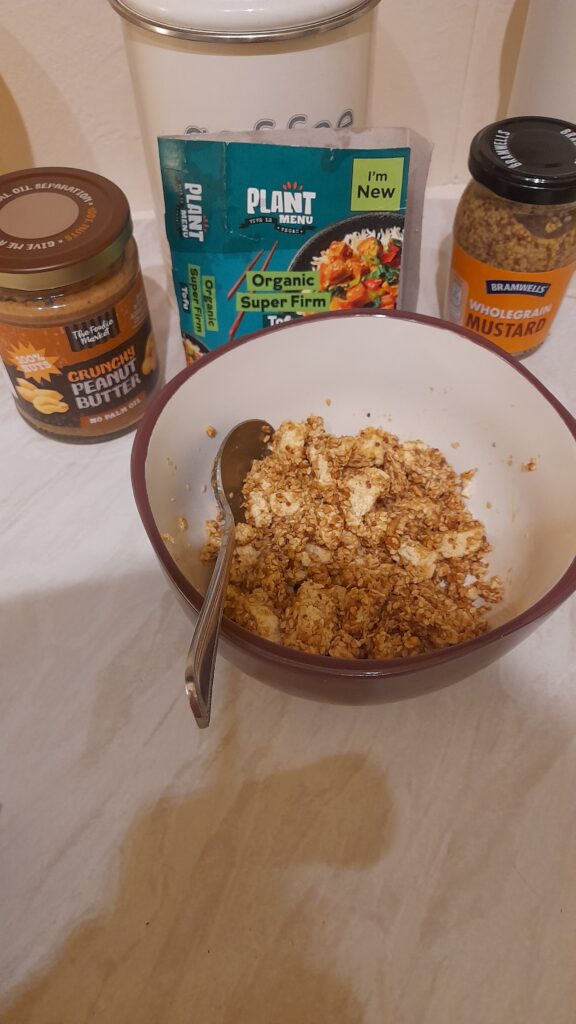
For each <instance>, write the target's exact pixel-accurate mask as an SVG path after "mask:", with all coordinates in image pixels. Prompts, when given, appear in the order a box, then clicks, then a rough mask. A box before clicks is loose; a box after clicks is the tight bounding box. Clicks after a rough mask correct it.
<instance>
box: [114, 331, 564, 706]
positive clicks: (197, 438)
mask: <svg viewBox="0 0 576 1024" xmlns="http://www.w3.org/2000/svg"><path fill="white" fill-rule="evenodd" d="M327 399H329V400H330V404H329V405H328V404H326V400H327ZM310 413H315V414H319V415H322V416H324V419H325V423H326V427H327V429H328V430H329V431H331V432H332V433H350V434H355V433H356V432H357V431H358V430H360V429H361V428H362V427H363V426H366V425H369V424H371V425H380V426H382V427H384V428H385V429H386V430H390V431H392V432H393V433H395V434H398V435H399V436H400V437H401V438H402V439H408V438H420V439H422V440H424V441H426V442H427V443H428V444H430V445H434V446H435V447H437V448H439V449H440V450H441V451H442V452H443V453H444V454H445V455H446V456H447V457H448V459H449V461H450V462H451V463H452V465H453V466H454V468H455V469H456V470H457V471H459V472H461V471H463V470H466V469H470V468H472V467H475V468H477V470H478V472H477V474H476V476H475V477H474V482H473V487H472V493H471V497H470V502H469V504H470V507H471V510H472V512H473V514H474V515H476V516H477V517H478V518H479V519H481V520H482V521H483V522H484V524H485V526H486V528H487V532H488V536H489V539H490V541H491V543H492V544H493V547H494V551H493V555H492V556H491V562H492V568H493V570H494V571H495V572H497V573H498V574H499V575H500V576H501V577H502V579H503V580H504V582H505V585H506V596H505V600H504V601H503V603H502V604H501V605H500V606H499V607H498V608H496V609H495V610H494V611H493V613H492V619H491V629H490V631H489V632H488V633H486V634H484V635H483V636H482V637H479V638H477V639H475V640H471V641H468V642H467V643H463V644H459V645H456V646H454V647H451V648H446V649H444V650H441V651H434V652H431V653H429V654H423V655H418V656H416V657H413V658H404V659H394V660H388V661H347V660H340V659H332V658H327V657H322V656H316V655H307V654H303V653H301V652H298V651H294V650H291V649H289V648H286V647H280V646H278V645H276V644H273V643H270V642H269V641H266V640H263V639H261V638H260V637H257V636H255V635H253V634H251V633H248V632H247V631H246V630H244V629H242V628H241V627H240V626H237V625H236V624H235V623H233V622H231V621H229V620H227V619H225V620H224V622H223V626H222V634H221V650H222V653H224V654H225V656H226V657H228V658H229V659H230V660H231V661H233V662H234V663H235V664H237V665H238V666H239V667H240V668H242V669H243V670H244V671H245V672H247V673H248V674H250V675H253V676H256V677H257V678H259V679H261V680H263V681H264V682H267V683H270V684H272V685H274V686H278V687H280V688H282V689H286V690H288V691H290V692H292V693H297V694H300V695H303V696H308V697H313V698H316V699H320V700H329V701H338V702H346V703H377V702H381V701H386V700H396V699H399V698H401V697H407V696H414V695H415V694H419V693H423V692H426V691H428V690H432V689H437V688H439V687H441V686H445V685H447V684H448V683H452V682H455V681H456V680H457V679H461V678H463V677H464V676H467V675H469V674H471V673H472V672H475V671H477V670H478V669H479V668H482V667H483V666H485V665H487V664H489V663H490V662H491V661H493V660H494V659H496V658H498V657H500V656H501V655H502V654H504V653H505V652H506V651H507V650H508V649H510V648H511V647H512V646H514V645H515V644H516V643H518V642H519V641H520V640H521V639H522V638H523V637H525V636H526V635H527V634H528V633H529V632H531V631H532V630H533V629H534V628H535V627H536V626H537V625H538V623H539V622H540V621H541V620H542V619H543V618H544V617H545V616H547V615H548V614H550V612H552V611H553V610H554V609H555V608H556V607H557V606H558V605H559V604H560V603H561V602H562V601H563V600H565V599H566V598H567V597H568V596H569V595H570V594H571V593H572V592H573V590H574V589H575V587H576V558H575V554H576V517H575V511H574V510H575V509H576V424H575V421H574V419H573V418H572V417H571V416H570V414H569V413H568V412H567V411H566V409H564V408H563V407H562V406H561V405H560V403H559V402H558V401H556V399H555V398H553V396H552V395H550V393H549V392H547V391H546V389H545V388H544V387H543V386H542V385H541V384H540V383H539V382H538V381H537V380H536V378H534V377H533V376H532V374H530V372H529V371H528V370H527V369H526V368H525V366H524V365H523V364H522V363H519V362H517V361H514V360H513V359H512V358H510V357H508V356H506V355H504V354H502V353H501V352H500V351H499V350H497V349H495V348H494V347H493V346H491V345H489V344H488V343H486V342H483V341H481V340H480V339H478V338H476V337H475V336H474V335H472V334H470V333H469V332H466V331H464V330H462V329H460V328H456V327H453V326H451V325H448V324H446V323H443V322H441V321H438V320H432V319H429V318H424V317H418V316H416V315H414V314H399V313H395V314H387V315H383V314H376V313H373V312H368V311H358V312H354V313H350V314H344V313H337V314H335V315H331V314H328V315H324V316H319V317H314V318H312V317H310V318H306V319H303V320H300V321H292V322H290V323H288V324H285V325H283V326H282V327H280V328H278V329H275V330H272V331H266V332H263V333H260V334H256V335H252V336H251V337H249V338H245V339H242V340H241V341H239V342H237V343H235V344H233V345H232V346H227V347H226V348H224V349H220V350H219V351H218V352H216V353H214V354H212V355H210V356H206V357H204V358H202V359H201V360H200V361H199V362H198V363H197V364H196V365H194V366H192V367H189V368H187V369H186V370H183V371H182V373H180V374H179V375H178V376H177V377H175V378H174V379H173V380H172V381H170V382H169V383H168V384H167V385H166V386H165V387H164V388H163V390H162V391H161V392H160V394H159V395H158V396H157V398H156V399H155V400H154V401H153V402H152V404H151V406H150V408H149V411H148V412H147V413H146V416H145V418H144V420H143V421H142V423H141V425H140V427H139V429H138V433H137V436H136V439H135V442H134V450H133V458H132V478H133V487H134V493H135V497H136V501H137V505H138V508H139V511H140V515H141V517H142V521H143V524H144V526H145V529H146V531H147V533H148V536H149V538H150V541H151V543H152V545H153V547H154V550H155V552H156V554H157V556H158V558H159V560H160V562H161V564H162V566H163V567H164V569H165V570H166V572H167V574H168V577H169V578H170V580H171V581H172V583H173V585H174V587H175V589H176V592H177V593H178V594H179V595H180V597H181V599H182V603H183V605H184V607H185V609H186V610H187V612H188V613H189V614H190V616H191V617H192V618H194V617H195V616H196V614H197V611H198V609H199V607H200V605H201V601H202V598H201V594H202V593H203V592H204V590H205V587H206V582H207V576H206V573H207V569H206V566H205V565H203V564H202V563H201V562H200V560H199V552H200V549H201V547H202V544H203V540H204V522H205V520H206V519H208V518H210V517H211V516H212V515H213V514H214V510H215V505H214V499H213V496H212V493H211V489H210V472H211V467H212V462H213V459H214V456H215V454H216V452H217V449H218V445H219V442H220V440H221V439H222V438H223V436H224V435H225V434H226V432H227V431H228V430H229V429H230V428H231V427H232V426H234V425H235V424H236V423H238V422H239V421H240V420H243V419H247V418H251V417H258V418H260V417H261V418H263V419H267V420H269V421H270V422H271V423H272V424H273V425H277V424H279V423H280V422H281V421H282V420H283V419H294V420H299V419H303V418H305V417H306V416H308V415H309V414H310ZM207 426H214V427H215V428H216V430H217V432H218V433H217V437H216V438H214V439H211V438H210V437H208V436H207V434H206V427H207ZM453 443H458V447H452V445H453ZM532 459H534V460H535V463H536V468H535V469H534V471H533V472H527V471H523V470H522V466H523V465H524V466H525V465H526V464H528V463H529V462H530V460H532ZM179 516H184V517H185V518H186V520H187V522H188V524H189V525H188V529H187V530H186V531H181V530H179V529H178V517H179ZM163 538H164V539H163ZM166 538H173V539H174V542H172V541H171V540H170V539H168V540H167V539H166ZM185 654H186V652H185V651H182V652H181V657H182V664H183V665H184V660H185Z"/></svg>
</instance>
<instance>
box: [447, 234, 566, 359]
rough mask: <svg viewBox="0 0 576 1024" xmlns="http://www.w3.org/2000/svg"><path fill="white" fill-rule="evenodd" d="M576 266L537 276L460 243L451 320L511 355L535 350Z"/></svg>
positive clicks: (449, 311) (450, 296) (454, 256)
mask: <svg viewBox="0 0 576 1024" xmlns="http://www.w3.org/2000/svg"><path fill="white" fill-rule="evenodd" d="M575 267H576V263H570V264H568V265H567V266H565V267H560V268H558V269H556V270H546V271H542V272H539V273H533V274H532V273H531V274H527V273H519V272H517V271H512V270H502V268H501V267H493V266H491V265H490V264H489V263H482V262H481V261H480V260H476V259H474V258H473V257H472V256H469V255H468V254H467V253H465V252H464V250H463V249H461V248H460V246H458V245H454V249H453V252H452V269H451V272H450V280H449V284H448V301H447V316H448V318H449V319H450V320H451V321H452V322H453V323H456V324H461V325H462V326H463V327H467V328H468V329H469V330H470V331H474V333H475V334H479V335H480V336H481V337H482V338H487V339H488V341H492V342H494V344H496V345H498V346H499V347H500V348H503V349H504V350H505V351H506V352H510V353H512V354H516V355H517V354H519V353H523V352H529V351H531V350H532V349H534V348H537V347H538V345H540V344H541V342H542V341H544V338H545V337H546V335H547V333H548V331H549V330H550V327H551V324H552V321H553V319H554V317H555V315H556V313H557V311H558V307H559V305H560V302H561V301H562V298H563V296H564V293H565V291H566V288H567V286H568V282H569V281H570V278H571V276H572V273H573V271H574V268H575Z"/></svg>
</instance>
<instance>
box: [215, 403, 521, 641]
mask: <svg viewBox="0 0 576 1024" xmlns="http://www.w3.org/2000/svg"><path fill="white" fill-rule="evenodd" d="M473 473H474V471H473V470H471V471H469V472H467V473H466V474H461V475H460V474H457V473H456V472H455V471H454V470H453V469H452V468H451V466H450V465H449V464H448V462H447V461H446V459H445V458H444V456H443V455H442V453H441V452H440V451H439V450H438V449H436V448H431V447H430V446H428V445H426V444H424V442H423V441H418V440H415V441H414V440H412V441H404V442H401V441H400V440H399V439H398V437H396V436H395V435H394V434H391V433H388V432H386V431H384V430H382V429H380V428H378V427H367V428H365V429H364V430H362V431H360V433H359V434H358V435H357V436H356V437H351V436H343V437H336V436H334V435H331V434H328V433H327V432H326V431H325V429H324V423H323V420H322V418H321V417H319V416H310V417H309V418H308V419H307V420H306V421H305V422H302V423H293V422H290V421H287V422H285V423H282V425H281V426H280V427H279V429H278V430H277V431H276V432H275V434H274V437H273V439H272V443H271V452H270V455H269V456H267V457H266V458H265V459H263V460H261V461H259V462H256V463H255V464H254V466H253V467H252V470H251V471H250V473H249V474H248V476H247V478H246V481H245V485H244V491H243V493H244V504H245V517H246V522H245V523H241V524H238V526H237V532H236V549H235V552H234V559H233V565H232V572H231V576H230V584H229V587H228V593H227V602H226V609H225V610H226V614H227V615H229V616H230V617H231V618H232V619H234V620H235V621H236V622H238V623H239V624H240V625H242V626H244V627H245V628H247V629H249V630H251V631H252V632H255V633H259V634H260V635H261V636H263V637H265V638H267V639H269V640H273V641H275V642H276V643H279V644H283V645H285V646H287V647H292V648H296V649H298V650H302V651H307V652H309V653H313V654H323V655H331V656H333V657H339V658H393V657H405V656H407V655H411V654H421V653H423V652H425V651H430V650H434V649H437V648H442V647H446V646H449V645H452V644H457V643H461V642H463V641H465V640H469V639H471V638H472V637H475V636H478V635H480V634H481V633H483V632H484V631H485V630H486V629H487V615H488V612H489V610H490V608H491V606H492V605H494V604H496V603H497V602H498V601H499V600H501V597H502V584H501V582H500V580H499V579H498V578H497V577H496V576H493V575H490V571H489V566H488V562H487V557H486V556H487V555H488V553H489V552H490V550H491V548H490V545H489V543H488V540H487V538H486V533H485V530H484V527H483V525H482V523H480V522H479V521H478V520H476V519H474V517H473V516H472V515H471V513H470V512H469V510H468V509H467V507H466V503H465V498H464V492H465V488H466V487H467V486H469V484H470V480H471V477H472V475H473ZM219 544H220V523H219V521H218V520H217V519H215V520H210V521H209V522H208V523H207V524H206V543H205V547H204V551H203V556H202V557H203V559H204V560H205V561H209V560H211V559H213V558H215V557H216V554H217V551H218V548H219Z"/></svg>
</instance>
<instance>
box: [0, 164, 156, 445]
mask: <svg viewBox="0 0 576 1024" xmlns="http://www.w3.org/2000/svg"><path fill="white" fill-rule="evenodd" d="M0 354H1V356H2V360H3V362H4V366H5V368H6V370H7V373H8V376H9V378H10V381H11V383H12V386H13V389H14V396H15V401H16V406H17V408H18V411H19V412H20V414H21V415H22V416H23V417H24V419H25V420H26V421H27V422H28V423H30V424H31V426H33V427H35V428H36V429H37V430H40V431H42V432H43V433H45V434H49V435H51V436H54V437H57V438H60V439H62V440H68V441H79V442H92V441H101V440H105V439H107V438H110V437H114V436H116V435H118V434H121V433H125V432H126V431H127V430H130V429H131V428H132V427H133V426H135V424H136V423H137V422H138V420H140V419H141V417H142V415H143V414H144V410H145V407H146V402H147V400H148V397H149V395H150V394H151V392H152V391H153V389H154V386H155V384H156V382H157V376H158V372H157V365H156V353H155V347H154V339H153V335H152V328H151V323H150V315H149V311H148V304H147V301H146V294H145V291H144V284H143V281H142V275H141V272H140V266H139V261H138V251H137V247H136V242H135V241H134V238H133V236H132V222H131V218H130V210H129V207H128V202H127V200H126V197H125V195H124V193H123V192H122V191H121V189H119V188H118V186H117V185H115V184H114V183H113V182H111V181H109V180H108V179H107V178H104V177H102V176H101V175H99V174H94V173H92V172H90V171H83V170H77V169H72V168H63V167H47V168H34V169H30V170H25V171H15V172H13V173H11V174H5V175H3V176H2V177H0Z"/></svg>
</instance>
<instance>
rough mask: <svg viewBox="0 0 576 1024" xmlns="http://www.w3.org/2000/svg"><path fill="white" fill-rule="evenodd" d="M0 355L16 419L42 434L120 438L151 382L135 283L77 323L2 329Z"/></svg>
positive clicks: (145, 318) (146, 330)
mask: <svg viewBox="0 0 576 1024" xmlns="http://www.w3.org/2000/svg"><path fill="white" fill-rule="evenodd" d="M0 354H1V355H2V359H3V361H4V365H5V367H6V370H7V371H8V376H9V377H10V380H11V382H12V385H13V388H14V393H15V397H16V403H17V405H18V408H19V410H20V412H21V413H22V415H23V416H24V417H25V418H26V419H28V420H29V421H30V422H32V423H34V424H35V425H37V426H38V427H40V428H41V429H42V430H45V431H48V432H50V433H55V434H60V435H62V436H66V435H69V436H75V435H80V436H86V437H89V438H90V437H94V438H97V437H102V436H105V435H109V434H113V433H116V432H118V431H122V430H125V429H126V428H127V427H129V426H131V425H132V424H133V423H135V422H136V421H137V420H138V419H140V417H141V415H142V413H143V411H144V403H145V401H146V398H147V396H148V394H149V393H150V392H151V391H152V389H153V388H154V385H155V383H156V377H157V361H156V352H155V348H154V339H153V336H152V330H151V325H150V319H149V315H148V307H147V303H146V296H145V293H144V287H143V284H142V279H141V276H140V275H138V277H137V278H136V280H135V282H134V283H133V285H132V286H131V288H130V289H129V291H128V292H127V293H126V294H125V295H124V296H123V297H122V298H121V299H120V300H119V301H118V302H117V303H116V304H115V305H113V306H111V307H110V308H108V309H105V310H94V311H93V312H92V311H91V315H89V316H87V317H85V318H84V319H82V320H77V321H70V322H68V323H64V324H62V323H60V324H59V325H58V326H53V325H48V326H44V327H39V326H36V325H34V326H32V325H16V324H6V323H3V324H0Z"/></svg>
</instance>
